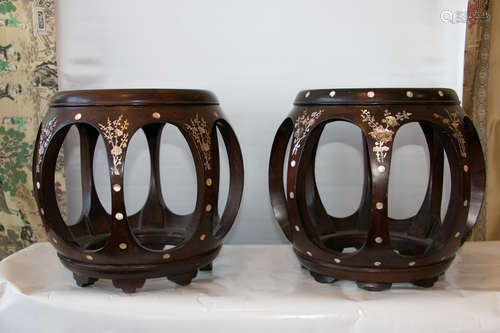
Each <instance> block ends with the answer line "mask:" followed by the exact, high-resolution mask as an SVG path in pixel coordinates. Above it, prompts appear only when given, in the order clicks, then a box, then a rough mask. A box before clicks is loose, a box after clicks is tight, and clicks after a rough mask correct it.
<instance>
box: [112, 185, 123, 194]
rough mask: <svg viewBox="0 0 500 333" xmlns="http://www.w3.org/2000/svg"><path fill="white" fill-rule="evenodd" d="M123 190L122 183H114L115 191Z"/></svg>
mask: <svg viewBox="0 0 500 333" xmlns="http://www.w3.org/2000/svg"><path fill="white" fill-rule="evenodd" d="M121 190H122V187H121V185H120V184H115V185H113V191H115V192H120V191H121Z"/></svg>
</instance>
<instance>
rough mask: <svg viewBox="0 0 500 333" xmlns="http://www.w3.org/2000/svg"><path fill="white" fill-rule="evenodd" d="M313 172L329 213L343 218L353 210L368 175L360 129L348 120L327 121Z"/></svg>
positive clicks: (358, 203) (359, 199)
mask: <svg viewBox="0 0 500 333" xmlns="http://www.w3.org/2000/svg"><path fill="white" fill-rule="evenodd" d="M314 172H315V178H316V185H317V188H318V193H319V196H320V198H321V201H322V203H323V205H324V207H325V209H326V211H327V213H328V215H330V216H333V217H336V218H344V217H348V216H351V215H352V214H354V213H355V212H356V211H357V210H358V208H359V206H360V201H361V198H362V195H363V185H364V178H365V177H364V156H363V134H362V132H361V129H360V128H359V127H358V126H356V125H354V124H352V123H349V122H346V121H334V122H331V123H328V124H327V125H326V126H325V127H324V129H323V133H322V134H321V137H320V139H319V143H318V148H317V152H316V159H315V169H314Z"/></svg>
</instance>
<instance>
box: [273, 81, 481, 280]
mask: <svg viewBox="0 0 500 333" xmlns="http://www.w3.org/2000/svg"><path fill="white" fill-rule="evenodd" d="M294 104H295V105H294V108H293V110H292V111H291V113H290V114H289V116H288V117H287V118H286V119H285V121H284V122H283V123H282V124H281V126H280V128H279V129H278V132H277V134H276V136H275V139H274V143H273V146H272V150H271V157H270V163H269V190H270V197H271V203H272V206H273V210H274V215H275V217H276V220H277V221H278V223H279V225H280V227H281V228H282V229H283V232H284V233H285V235H286V236H287V238H288V239H289V240H290V241H291V242H292V243H293V246H294V250H295V253H296V254H297V257H298V258H299V260H300V261H301V263H302V265H303V266H304V267H305V268H307V269H309V270H310V271H311V274H312V276H313V277H314V279H315V280H316V281H319V282H322V283H331V282H334V281H336V280H338V279H347V280H354V281H356V282H357V284H358V286H359V287H361V288H364V289H367V290H384V289H388V288H390V287H391V285H392V283H396V282H412V283H414V284H415V285H417V286H422V287H430V286H432V285H433V284H434V282H435V281H437V279H438V277H439V276H440V275H441V274H443V273H444V272H445V270H446V269H447V267H448V266H449V265H450V263H451V262H452V260H453V258H454V257H455V253H456V251H457V250H458V248H459V247H460V246H461V244H462V243H463V242H464V241H465V239H466V238H467V236H468V235H469V233H470V231H471V229H472V227H473V226H474V223H475V221H476V219H477V216H478V214H479V210H480V208H481V205H482V202H483V198H484V188H485V172H484V170H485V164H484V157H483V152H482V150H481V145H480V143H479V139H478V136H477V134H476V131H475V129H474V126H473V125H472V122H471V120H470V119H469V118H468V117H467V116H466V115H465V113H464V112H463V111H462V110H461V108H460V105H459V100H458V98H457V96H456V94H455V92H454V91H453V90H450V89H439V88H408V89H400V88H391V89H328V90H326V89H325V90H310V91H301V92H299V94H298V95H297V98H296V100H295V103H294ZM333 121H347V122H350V123H352V124H354V125H356V126H358V127H359V128H360V129H361V130H362V133H363V155H364V161H365V168H364V184H365V185H364V188H363V195H362V198H361V201H360V206H359V208H358V210H357V211H356V212H355V213H354V214H352V215H351V216H348V217H345V218H337V217H333V216H329V215H328V213H327V212H326V210H325V208H324V206H323V203H322V201H321V197H320V196H319V193H318V189H317V186H316V180H315V174H314V169H315V159H316V151H317V148H318V143H319V139H320V137H321V133H322V131H323V129H324V127H325V125H326V124H328V123H330V122H333ZM410 122H416V123H418V124H419V125H420V128H421V129H422V132H423V133H424V135H425V139H426V142H427V145H428V149H429V157H430V170H429V181H428V184H427V192H426V195H425V198H424V201H423V203H422V205H421V207H420V209H419V210H418V213H417V214H416V215H415V216H413V217H410V218H407V219H404V220H397V219H393V218H389V217H388V213H387V206H388V202H387V198H388V181H389V177H390V167H391V156H392V145H393V139H394V137H395V135H396V133H397V131H398V130H399V128H400V127H401V126H402V125H404V124H407V123H410ZM290 138H292V142H291V148H290V152H289V157H288V159H287V160H286V165H285V166H286V168H287V186H286V188H287V192H288V193H284V184H283V171H284V170H283V167H284V164H285V159H286V153H287V152H286V147H287V143H288V141H289V139H290ZM445 153H446V156H447V157H448V161H449V165H450V173H451V198H450V202H449V206H448V210H447V213H446V216H445V217H444V218H443V219H442V220H441V216H440V207H441V202H442V195H443V194H442V186H443V165H444V154H445ZM408 176H409V177H411V175H408ZM349 248H355V251H354V252H352V251H345V250H346V249H349Z"/></svg>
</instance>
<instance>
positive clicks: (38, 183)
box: [36, 182, 40, 190]
mask: <svg viewBox="0 0 500 333" xmlns="http://www.w3.org/2000/svg"><path fill="white" fill-rule="evenodd" d="M36 188H37V189H38V190H39V189H40V182H36Z"/></svg>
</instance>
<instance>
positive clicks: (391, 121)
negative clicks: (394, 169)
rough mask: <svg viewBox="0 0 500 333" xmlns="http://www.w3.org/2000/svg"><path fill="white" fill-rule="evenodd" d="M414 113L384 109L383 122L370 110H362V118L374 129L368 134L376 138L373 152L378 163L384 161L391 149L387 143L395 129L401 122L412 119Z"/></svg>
mask: <svg viewBox="0 0 500 333" xmlns="http://www.w3.org/2000/svg"><path fill="white" fill-rule="evenodd" d="M411 115H412V114H411V113H409V112H406V111H405V110H403V111H401V112H398V113H396V114H395V115H393V114H392V113H391V112H390V111H389V110H385V111H384V118H382V119H381V122H382V124H380V123H379V122H378V121H376V120H375V117H374V116H373V115H372V114H371V113H370V111H368V110H366V109H365V110H361V119H362V120H363V122H365V123H368V126H370V128H371V129H372V130H371V132H369V133H368V134H369V135H370V136H371V137H372V138H373V139H375V147H373V152H374V153H375V156H376V157H377V162H378V163H384V161H385V158H386V156H387V152H388V151H389V150H390V148H389V147H388V146H386V143H388V142H391V141H392V138H393V136H394V129H395V128H396V127H398V126H400V125H401V122H402V121H404V120H407V119H410V116H411Z"/></svg>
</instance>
